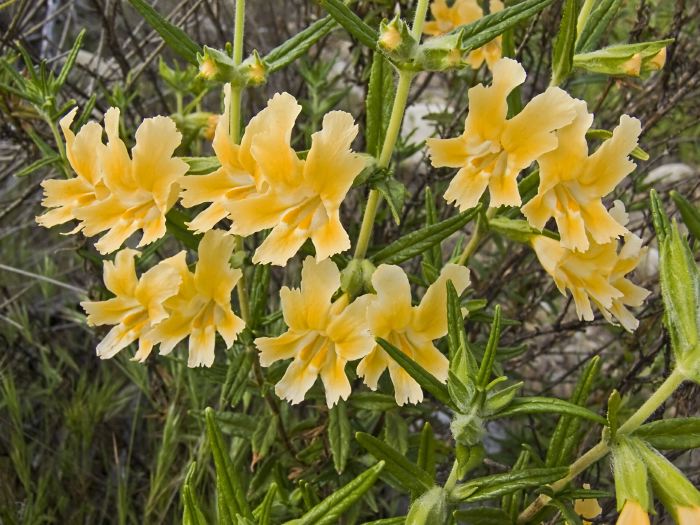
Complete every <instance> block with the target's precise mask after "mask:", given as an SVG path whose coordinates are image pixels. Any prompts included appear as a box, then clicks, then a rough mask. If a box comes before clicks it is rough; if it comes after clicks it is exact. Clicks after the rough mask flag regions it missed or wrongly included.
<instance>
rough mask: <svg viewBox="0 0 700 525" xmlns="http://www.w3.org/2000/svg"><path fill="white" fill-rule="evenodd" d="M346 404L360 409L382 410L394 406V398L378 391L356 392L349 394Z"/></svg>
mask: <svg viewBox="0 0 700 525" xmlns="http://www.w3.org/2000/svg"><path fill="white" fill-rule="evenodd" d="M348 404H350V405H351V406H353V407H355V408H358V409H361V410H372V411H376V412H384V411H386V410H391V409H392V408H395V407H396V399H395V398H394V396H391V395H389V394H382V393H379V392H357V393H353V394H352V395H351V396H350V398H349V399H348Z"/></svg>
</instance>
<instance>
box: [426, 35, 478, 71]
mask: <svg viewBox="0 0 700 525" xmlns="http://www.w3.org/2000/svg"><path fill="white" fill-rule="evenodd" d="M462 33H463V31H458V32H457V33H451V34H447V35H444V36H437V37H433V38H430V39H428V40H426V42H425V43H424V44H422V45H421V46H420V48H419V53H418V55H417V59H416V60H417V62H418V63H419V64H420V67H421V69H422V70H424V71H444V70H446V69H455V68H460V67H464V66H466V65H467V63H466V62H465V60H464V58H465V57H464V52H463V51H462V48H461V43H462Z"/></svg>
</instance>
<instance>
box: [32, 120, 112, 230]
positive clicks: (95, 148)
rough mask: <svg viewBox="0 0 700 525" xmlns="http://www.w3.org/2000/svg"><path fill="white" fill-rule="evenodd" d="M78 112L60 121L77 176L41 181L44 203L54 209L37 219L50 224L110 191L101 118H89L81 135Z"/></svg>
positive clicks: (63, 220)
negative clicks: (75, 127)
mask: <svg viewBox="0 0 700 525" xmlns="http://www.w3.org/2000/svg"><path fill="white" fill-rule="evenodd" d="M77 112H78V108H73V110H71V111H70V112H69V113H68V114H67V115H66V116H65V117H63V118H62V119H61V120H60V122H59V125H60V126H61V130H62V131H63V135H64V137H65V138H66V157H67V158H68V163H69V164H70V165H71V168H73V170H74V171H75V175H76V176H75V177H72V178H69V179H49V180H45V181H43V182H42V183H41V186H42V187H43V188H44V199H43V200H42V201H41V204H42V205H43V206H44V207H45V208H50V209H49V211H47V212H46V213H44V215H41V216H40V217H37V219H36V221H37V222H38V223H39V224H41V225H42V226H45V227H47V228H51V227H52V226H57V225H59V224H64V223H66V222H68V221H71V220H75V219H76V218H77V217H76V212H77V210H79V209H81V208H82V207H84V206H88V205H90V204H92V203H93V202H95V201H96V200H99V199H100V198H103V197H104V196H106V194H107V188H106V187H105V185H104V183H103V182H102V169H101V166H100V160H101V159H100V157H101V155H102V154H103V152H104V149H105V145H104V144H103V143H102V127H101V126H100V125H99V124H98V123H97V122H89V123H87V124H85V125H84V126H83V127H82V128H81V129H80V131H78V134H77V135H76V134H74V133H73V132H72V131H71V129H70V125H71V124H72V123H73V119H75V115H76V113H77ZM81 228H82V226H81V225H78V227H77V228H76V229H75V230H73V233H75V232H77V231H80V229H81Z"/></svg>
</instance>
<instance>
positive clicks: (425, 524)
mask: <svg viewBox="0 0 700 525" xmlns="http://www.w3.org/2000/svg"><path fill="white" fill-rule="evenodd" d="M447 512H448V509H447V494H446V492H445V489H443V488H442V487H433V488H432V489H430V490H429V491H428V492H426V493H425V494H423V495H422V496H421V497H420V498H418V499H417V500H416V501H414V502H413V505H411V508H410V510H409V511H408V515H407V516H406V525H432V524H433V523H447Z"/></svg>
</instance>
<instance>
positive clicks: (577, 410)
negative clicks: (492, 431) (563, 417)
mask: <svg viewBox="0 0 700 525" xmlns="http://www.w3.org/2000/svg"><path fill="white" fill-rule="evenodd" d="M549 413H551V414H569V415H572V416H576V417H580V418H582V419H587V420H589V421H594V422H596V423H600V424H601V425H605V423H606V420H605V418H602V417H601V416H599V415H598V414H596V413H595V412H592V411H590V410H588V409H587V408H584V407H581V406H578V405H575V404H573V403H569V402H568V401H564V400H563V399H557V398H554V397H536V396H532V397H516V398H515V399H513V401H511V403H510V404H509V405H508V406H507V407H506V408H505V409H504V410H501V411H500V412H498V413H497V414H494V415H493V416H491V417H490V419H496V418H502V417H511V416H520V415H526V414H549Z"/></svg>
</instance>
